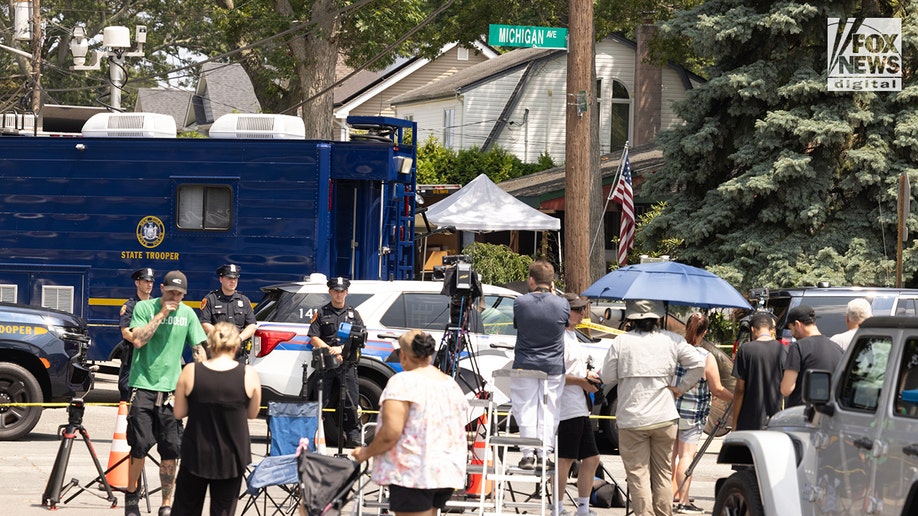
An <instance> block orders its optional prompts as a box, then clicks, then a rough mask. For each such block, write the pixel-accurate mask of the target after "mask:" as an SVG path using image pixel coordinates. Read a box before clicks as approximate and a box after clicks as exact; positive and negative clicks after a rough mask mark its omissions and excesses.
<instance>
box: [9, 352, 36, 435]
mask: <svg viewBox="0 0 918 516" xmlns="http://www.w3.org/2000/svg"><path fill="white" fill-rule="evenodd" d="M42 401H43V400H42V394H41V386H40V385H38V380H36V379H35V377H34V376H32V373H30V372H29V371H28V370H27V369H26V368H24V367H22V366H20V365H17V364H11V363H0V402H2V403H41V402H42ZM39 418H41V407H3V408H0V440H3V441H12V440H15V439H19V438H21V437H24V436H26V435H28V433H29V432H31V431H32V429H33V428H35V425H37V424H38V420H39Z"/></svg>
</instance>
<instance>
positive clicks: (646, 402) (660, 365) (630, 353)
mask: <svg viewBox="0 0 918 516" xmlns="http://www.w3.org/2000/svg"><path fill="white" fill-rule="evenodd" d="M625 318H626V319H628V320H630V321H631V323H632V325H633V328H634V329H632V330H631V331H629V332H628V333H626V334H624V335H619V336H618V337H616V338H615V340H613V341H612V345H611V346H609V351H608V353H606V359H605V361H604V363H603V365H602V373H601V376H602V380H603V382H605V383H606V385H609V386H615V385H618V406H617V408H616V411H615V419H616V422H617V423H618V452H619V456H621V458H622V464H623V465H624V466H625V472H626V473H627V475H628V487H629V489H630V491H631V502H632V507H633V508H634V513H635V514H637V515H647V514H666V515H669V514H672V511H673V506H672V501H673V484H672V476H673V471H672V453H673V445H674V443H675V442H676V435H677V432H678V430H679V428H678V424H677V422H678V421H679V412H678V411H677V410H676V398H678V397H679V396H682V394H683V393H685V392H686V391H688V390H689V389H691V388H692V387H694V386H695V384H696V383H698V380H700V379H701V377H702V376H703V375H704V359H703V358H702V357H701V355H700V354H699V353H698V351H696V350H695V347H694V346H692V345H690V344H689V343H687V342H686V341H685V339H684V338H682V336H681V335H679V334H677V333H673V332H671V331H666V330H663V329H661V328H660V319H662V318H663V303H662V302H660V301H651V300H646V299H642V300H627V301H625ZM677 363H678V364H681V365H682V367H683V368H684V369H685V370H686V373H685V375H684V376H683V377H682V381H680V382H679V384H678V385H673V381H674V377H675V372H676V364H677Z"/></svg>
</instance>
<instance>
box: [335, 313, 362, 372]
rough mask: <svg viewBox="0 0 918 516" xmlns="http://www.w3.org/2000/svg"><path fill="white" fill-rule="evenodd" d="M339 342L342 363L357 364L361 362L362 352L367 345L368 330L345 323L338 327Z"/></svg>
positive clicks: (357, 325)
mask: <svg viewBox="0 0 918 516" xmlns="http://www.w3.org/2000/svg"><path fill="white" fill-rule="evenodd" d="M338 342H339V343H341V359H342V363H344V364H356V363H357V361H358V360H360V353H361V351H360V350H362V349H363V348H364V347H365V346H366V345H367V328H366V327H365V326H361V325H359V324H351V323H347V322H343V323H341V324H340V325H339V326H338Z"/></svg>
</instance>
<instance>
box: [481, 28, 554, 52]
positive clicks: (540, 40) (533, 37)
mask: <svg viewBox="0 0 918 516" xmlns="http://www.w3.org/2000/svg"><path fill="white" fill-rule="evenodd" d="M488 44H489V45H492V46H495V47H536V48H564V49H566V48H567V29H557V28H553V27H527V26H524V25H495V24H491V25H489V26H488Z"/></svg>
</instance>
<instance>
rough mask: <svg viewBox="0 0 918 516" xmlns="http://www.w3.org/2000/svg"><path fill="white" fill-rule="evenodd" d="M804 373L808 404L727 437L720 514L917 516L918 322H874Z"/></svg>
mask: <svg viewBox="0 0 918 516" xmlns="http://www.w3.org/2000/svg"><path fill="white" fill-rule="evenodd" d="M803 374H804V383H803V390H804V392H803V398H804V402H805V404H804V406H798V407H793V408H790V409H787V410H784V411H782V412H779V413H778V414H776V415H775V416H774V417H773V418H772V419H771V420H770V421H769V422H768V425H767V429H766V430H760V431H739V432H734V433H732V434H729V435H727V436H726V437H725V438H724V442H723V446H722V448H721V451H720V454H719V455H718V462H719V463H727V464H734V465H735V467H734V469H736V470H737V471H736V473H734V474H733V475H731V476H730V477H729V478H726V479H720V480H718V482H717V486H716V501H715V505H714V514H715V515H733V514H748V515H762V514H767V515H780V516H796V515H816V514H820V515H821V514H832V515H846V514H847V515H855V514H857V515H862V514H902V515H907V514H909V515H910V514H918V318H914V317H889V316H880V317H873V318H870V319H868V320H867V321H865V322H864V324H863V325H861V327H860V329H859V330H858V332H857V334H856V335H855V337H854V340H853V341H852V343H851V345H850V346H849V347H848V349H847V350H846V352H845V355H844V357H843V359H842V361H841V363H840V364H839V367H838V370H837V371H832V372H829V371H805V372H804V373H803Z"/></svg>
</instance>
